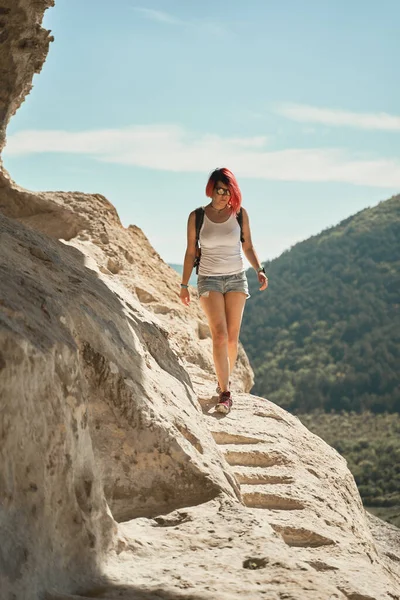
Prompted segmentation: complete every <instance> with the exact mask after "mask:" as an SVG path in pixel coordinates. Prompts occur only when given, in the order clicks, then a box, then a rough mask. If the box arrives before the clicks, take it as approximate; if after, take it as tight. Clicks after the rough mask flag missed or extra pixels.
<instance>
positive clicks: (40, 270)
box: [0, 0, 400, 600]
mask: <svg viewBox="0 0 400 600" xmlns="http://www.w3.org/2000/svg"><path fill="white" fill-rule="evenodd" d="M51 5H52V2H50V1H49V0H2V2H1V6H0V61H1V63H0V64H1V74H2V77H1V80H2V85H1V95H0V144H1V147H2V146H3V145H4V140H5V130H6V126H7V123H8V120H9V118H10V117H11V116H12V114H14V112H15V111H16V109H17V108H18V106H19V105H20V104H21V102H22V101H23V100H24V98H25V96H26V94H27V93H28V92H29V91H30V86H31V81H32V76H33V74H34V73H35V72H38V71H39V70H40V68H41V66H42V64H43V62H44V60H45V57H46V54H47V51H48V46H49V42H50V41H51V37H50V35H49V32H46V31H45V30H43V29H42V27H41V25H40V24H41V20H42V17H43V13H44V10H45V9H46V8H47V7H49V6H51ZM178 283H179V278H178V276H177V274H176V273H175V272H174V271H173V270H172V269H170V268H169V267H168V266H167V265H166V264H165V263H164V262H163V261H162V259H161V258H160V257H159V256H158V255H157V253H156V252H155V251H154V250H153V248H152V247H151V246H150V244H149V242H148V240H147V239H146V237H145V235H144V234H143V232H142V231H140V229H138V228H137V227H135V226H130V227H128V228H124V227H122V225H121V223H120V221H119V218H118V215H117V212H116V211H115V209H114V207H113V206H112V205H111V204H110V203H109V202H108V201H107V200H106V199H105V198H104V197H103V196H101V195H100V194H92V195H88V194H81V193H78V192H76V193H62V192H45V193H32V192H29V191H27V190H24V189H22V188H20V187H19V186H18V185H17V184H15V183H14V182H13V181H12V180H11V178H10V176H9V175H8V174H7V173H6V172H5V171H4V169H0V416H1V421H0V441H1V443H0V590H1V591H0V597H1V600H3V598H4V600H11V599H13V600H15V599H17V600H36V599H39V598H47V599H48V600H51V599H54V600H56V599H59V600H62V599H65V600H66V599H70V600H72V599H74V598H75V599H77V598H93V597H98V598H105V599H111V598H120V599H121V598H122V599H123V600H124V599H125V600H128V599H132V600H133V599H134V598H135V599H143V600H144V599H146V600H151V599H153V598H154V599H165V600H166V599H171V600H172V599H175V598H186V599H188V600H189V599H192V600H195V599H198V600H200V599H211V598H213V599H215V598H221V599H223V600H224V599H225V600H229V599H233V598H238V597H245V598H250V599H257V598H268V599H283V598H286V599H290V598H293V599H296V600H299V599H303V598H304V599H306V598H307V599H318V600H321V599H325V598H326V599H328V598H332V599H333V598H338V599H346V598H347V599H351V600H372V599H376V600H378V599H387V600H389V599H396V598H397V599H399V598H400V595H399V589H400V570H399V563H400V551H399V538H398V536H397V530H395V528H390V527H389V526H386V525H385V524H383V523H382V522H381V521H379V519H376V518H369V517H367V515H366V514H365V511H364V509H363V507H362V504H361V501H360V497H359V495H358V492H357V488H356V486H355V483H354V479H353V477H352V476H351V474H350V472H349V471H348V469H347V466H346V463H345V461H344V459H343V458H341V457H340V456H339V455H338V453H337V452H336V451H334V450H333V449H332V448H330V447H329V446H327V445H326V444H325V443H324V442H323V441H322V440H321V439H319V438H318V437H316V436H315V435H313V434H311V433H310V432H309V431H308V430H307V429H306V428H305V427H304V426H303V425H302V424H301V423H300V422H299V420H298V419H297V418H296V417H293V416H291V415H289V414H288V413H286V412H285V411H283V410H282V409H280V408H279V407H277V406H275V405H273V404H272V403H270V402H268V401H267V400H264V399H261V398H256V397H253V396H250V395H249V394H248V393H247V392H248V391H249V389H250V388H251V385H252V371H251V368H250V366H249V363H248V361H247V357H246V355H245V353H244V352H243V350H242V349H241V352H240V359H239V362H238V368H237V370H236V373H235V377H234V387H235V388H236V390H237V394H236V397H237V401H236V404H235V410H234V411H233V412H232V413H231V414H230V415H228V416H227V417H225V418H221V416H220V415H218V414H216V413H215V412H214V410H213V405H214V403H215V398H214V399H213V398H212V396H213V388H214V387H215V382H214V377H213V370H212V361H211V340H210V336H209V331H208V328H207V325H206V323H205V321H204V318H203V315H202V313H201V311H200V308H199V305H198V302H197V301H196V293H195V291H193V295H194V299H195V300H194V302H193V303H192V305H191V306H190V308H185V307H183V306H182V305H181V304H180V302H179V298H178V293H177V290H178Z"/></svg>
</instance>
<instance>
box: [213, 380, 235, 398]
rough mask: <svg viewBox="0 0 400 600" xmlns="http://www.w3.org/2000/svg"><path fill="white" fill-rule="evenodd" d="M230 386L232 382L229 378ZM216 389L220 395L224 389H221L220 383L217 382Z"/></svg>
mask: <svg viewBox="0 0 400 600" xmlns="http://www.w3.org/2000/svg"><path fill="white" fill-rule="evenodd" d="M229 387H231V382H230V380H229ZM215 391H216V392H217V394H218V396H219V395H220V394H222V389H221V386H220V385H219V383H218V384H217V387H216V388H215Z"/></svg>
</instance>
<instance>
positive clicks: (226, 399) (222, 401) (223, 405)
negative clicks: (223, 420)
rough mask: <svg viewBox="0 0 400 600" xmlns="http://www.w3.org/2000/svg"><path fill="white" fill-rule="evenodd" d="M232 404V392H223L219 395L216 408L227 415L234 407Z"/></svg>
mask: <svg viewBox="0 0 400 600" xmlns="http://www.w3.org/2000/svg"><path fill="white" fill-rule="evenodd" d="M232 404H233V402H232V397H231V393H230V392H221V393H220V395H219V400H218V404H217V406H216V407H215V410H216V411H217V412H220V413H223V414H225V415H227V414H228V412H229V411H230V410H231V408H232Z"/></svg>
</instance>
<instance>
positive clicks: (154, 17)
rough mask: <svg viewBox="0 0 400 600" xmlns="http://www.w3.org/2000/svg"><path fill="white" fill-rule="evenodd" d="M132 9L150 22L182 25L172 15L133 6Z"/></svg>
mask: <svg viewBox="0 0 400 600" xmlns="http://www.w3.org/2000/svg"><path fill="white" fill-rule="evenodd" d="M132 8H133V9H134V10H136V11H137V12H140V13H142V15H144V16H145V17H147V18H148V19H150V20H151V21H158V22H159V23H168V24H170V25H176V24H179V23H182V21H181V20H180V19H177V18H176V17H173V16H172V15H170V14H168V13H166V12H164V11H161V10H153V9H152V8H142V7H141V6H133V7H132Z"/></svg>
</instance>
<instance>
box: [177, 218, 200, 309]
mask: <svg viewBox="0 0 400 600" xmlns="http://www.w3.org/2000/svg"><path fill="white" fill-rule="evenodd" d="M195 258H196V214H195V211H193V212H191V213H190V215H189V219H188V224H187V245H186V252H185V258H184V261H183V273H182V285H184V286H187V285H188V282H189V279H190V276H191V274H192V271H193V264H194V259H195ZM180 298H181V300H182V302H183V303H184V304H189V302H190V294H189V290H188V289H187V288H186V287H181V292H180Z"/></svg>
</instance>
